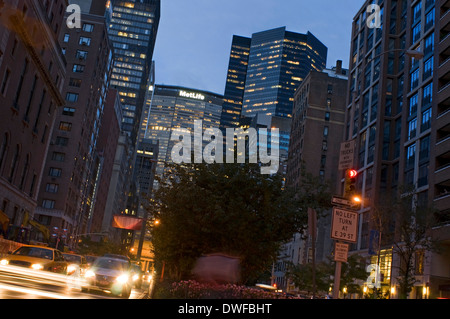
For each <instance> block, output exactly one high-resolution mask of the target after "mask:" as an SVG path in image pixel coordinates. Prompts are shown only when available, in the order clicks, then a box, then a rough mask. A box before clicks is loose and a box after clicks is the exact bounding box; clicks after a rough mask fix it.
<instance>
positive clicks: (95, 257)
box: [85, 255, 98, 267]
mask: <svg viewBox="0 0 450 319" xmlns="http://www.w3.org/2000/svg"><path fill="white" fill-rule="evenodd" d="M85 257H86V261H87V264H88V267H90V266H92V264H93V263H94V261H95V260H96V259H97V258H98V256H92V255H86V256H85Z"/></svg>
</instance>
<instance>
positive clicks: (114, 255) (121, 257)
mask: <svg viewBox="0 0 450 319" xmlns="http://www.w3.org/2000/svg"><path fill="white" fill-rule="evenodd" d="M103 257H109V258H116V259H123V260H126V261H130V258H128V257H127V256H124V255H119V254H104V255H103Z"/></svg>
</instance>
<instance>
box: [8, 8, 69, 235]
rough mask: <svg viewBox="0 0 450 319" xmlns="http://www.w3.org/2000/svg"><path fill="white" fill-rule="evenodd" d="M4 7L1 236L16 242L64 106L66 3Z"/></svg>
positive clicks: (29, 212) (31, 207)
mask: <svg viewBox="0 0 450 319" xmlns="http://www.w3.org/2000/svg"><path fill="white" fill-rule="evenodd" d="M0 4H1V6H2V7H1V11H0V39H2V40H1V41H0V42H1V43H0V105H1V110H0V128H1V129H0V233H2V235H4V236H5V237H6V236H7V233H8V235H9V236H10V237H9V238H11V239H14V240H15V239H16V238H15V237H14V234H15V233H16V234H23V233H26V232H27V231H26V230H24V232H21V231H15V230H17V228H20V227H21V226H26V225H23V222H24V219H25V218H26V217H27V216H28V218H29V219H33V214H34V210H35V207H36V206H37V205H38V200H37V194H38V189H39V184H40V181H41V178H42V175H45V174H46V173H48V172H46V171H45V170H44V167H43V166H44V163H45V159H46V156H47V150H48V147H49V145H50V141H51V134H52V130H53V127H54V123H55V118H56V113H57V111H58V108H59V107H61V106H62V105H64V99H63V97H62V86H63V84H64V79H65V77H66V67H65V61H64V58H63V56H62V53H61V50H60V47H59V45H58V36H59V34H60V29H61V26H62V25H63V24H65V21H64V12H65V9H66V1H53V2H52V3H49V2H48V1H31V0H25V1H1V3H0ZM50 17H52V19H50ZM10 225H11V228H13V229H10V231H8V227H9V226H10Z"/></svg>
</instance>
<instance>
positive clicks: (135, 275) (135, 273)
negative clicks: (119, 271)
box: [130, 264, 144, 289]
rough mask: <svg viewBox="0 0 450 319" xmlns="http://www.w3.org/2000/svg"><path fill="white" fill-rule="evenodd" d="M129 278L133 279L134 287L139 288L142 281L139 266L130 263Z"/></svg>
mask: <svg viewBox="0 0 450 319" xmlns="http://www.w3.org/2000/svg"><path fill="white" fill-rule="evenodd" d="M130 272H131V280H132V281H133V284H134V287H136V288H137V289H141V287H142V282H143V281H144V272H143V271H142V269H141V267H140V266H139V265H136V264H132V265H131V271H130Z"/></svg>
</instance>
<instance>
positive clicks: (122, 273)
mask: <svg viewBox="0 0 450 319" xmlns="http://www.w3.org/2000/svg"><path fill="white" fill-rule="evenodd" d="M130 267H131V264H130V262H129V261H126V260H123V259H117V258H110V257H100V258H98V259H96V260H95V262H94V263H93V264H92V266H91V267H90V268H89V269H88V270H87V271H86V273H85V274H84V278H85V282H86V286H85V287H82V290H83V291H89V290H91V289H94V290H102V291H109V292H111V293H112V294H113V295H115V296H120V297H122V298H126V299H128V298H129V297H130V294H131V290H132V287H133V281H132V278H131V273H130Z"/></svg>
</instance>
